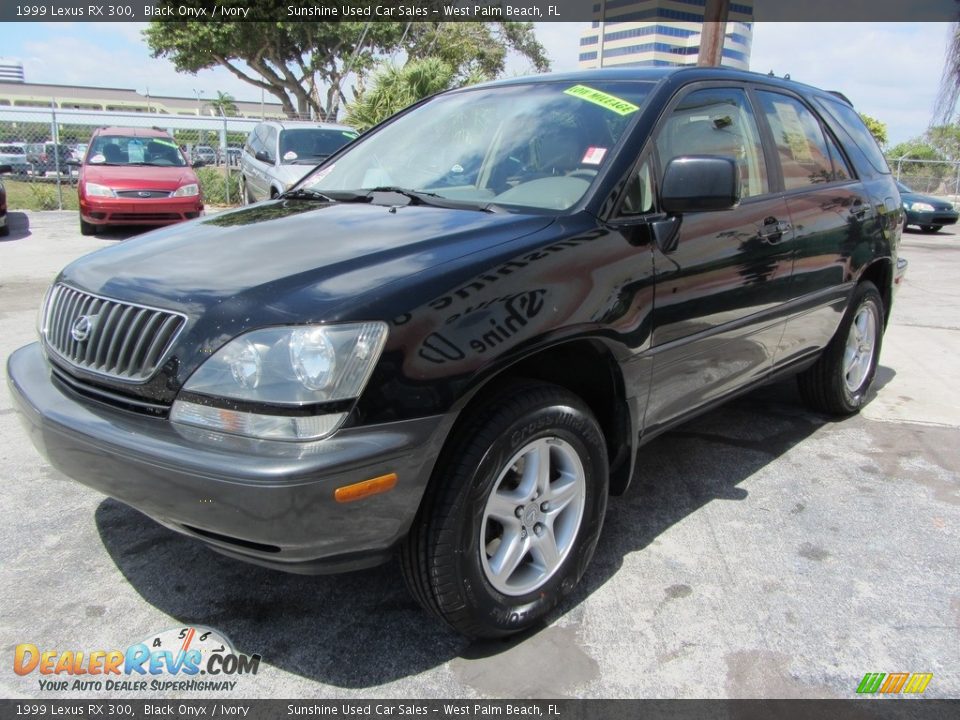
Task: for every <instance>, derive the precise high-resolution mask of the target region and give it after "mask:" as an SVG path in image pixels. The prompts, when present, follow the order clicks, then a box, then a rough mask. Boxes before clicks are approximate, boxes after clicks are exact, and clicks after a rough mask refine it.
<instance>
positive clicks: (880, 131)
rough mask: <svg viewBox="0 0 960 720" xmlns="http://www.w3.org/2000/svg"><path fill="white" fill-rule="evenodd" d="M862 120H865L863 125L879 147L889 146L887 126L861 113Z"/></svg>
mask: <svg viewBox="0 0 960 720" xmlns="http://www.w3.org/2000/svg"><path fill="white" fill-rule="evenodd" d="M860 119H861V120H863V124H864V125H866V126H867V130H869V131H870V134H871V135H873V139H874V140H876V141H877V145H879V146H880V147H884V146H885V145H886V144H887V124H886V123H883V122H880V121H879V120H877V119H876V118H872V117H870V116H869V115H866V114H864V113H860Z"/></svg>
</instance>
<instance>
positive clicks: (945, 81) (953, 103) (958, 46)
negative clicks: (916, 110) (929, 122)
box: [933, 21, 960, 125]
mask: <svg viewBox="0 0 960 720" xmlns="http://www.w3.org/2000/svg"><path fill="white" fill-rule="evenodd" d="M958 99H960V21H958V22H954V23H953V26H952V28H951V38H950V43H949V45H948V46H947V57H946V60H945V62H944V65H943V77H942V78H941V80H940V92H939V94H938V95H937V104H936V106H935V108H934V111H933V116H934V120H933V124H934V125H937V124H941V125H949V124H950V123H951V122H952V121H953V117H954V114H955V112H956V107H957V100H958Z"/></svg>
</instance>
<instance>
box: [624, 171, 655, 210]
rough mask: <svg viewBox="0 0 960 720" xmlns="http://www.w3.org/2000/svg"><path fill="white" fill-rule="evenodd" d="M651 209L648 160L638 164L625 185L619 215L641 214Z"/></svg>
mask: <svg viewBox="0 0 960 720" xmlns="http://www.w3.org/2000/svg"><path fill="white" fill-rule="evenodd" d="M652 210H653V175H652V174H651V172H650V161H649V160H647V161H645V162H644V163H643V165H641V166H640V169H639V170H637V172H636V174H635V175H634V176H633V177H632V178H631V179H630V182H629V184H628V185H627V191H626V194H625V195H624V197H623V205H621V206H620V214H621V215H642V214H643V213H648V212H650V211H652Z"/></svg>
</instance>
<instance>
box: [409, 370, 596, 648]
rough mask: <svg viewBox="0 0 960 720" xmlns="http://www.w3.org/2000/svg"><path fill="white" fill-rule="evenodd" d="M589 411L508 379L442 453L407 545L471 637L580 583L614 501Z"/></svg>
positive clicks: (417, 592) (535, 385) (424, 588)
mask: <svg viewBox="0 0 960 720" xmlns="http://www.w3.org/2000/svg"><path fill="white" fill-rule="evenodd" d="M607 473H608V468H607V456H606V446H605V444H604V440H603V435H602V432H601V430H600V427H599V425H598V424H597V421H596V420H595V419H594V417H593V415H592V414H591V412H590V410H589V409H588V408H587V407H586V405H585V404H584V403H583V402H582V401H581V400H580V399H579V398H578V397H576V396H575V395H573V394H571V393H570V392H568V391H567V390H565V389H563V388H561V387H558V386H555V385H548V384H546V383H539V382H525V383H522V384H517V385H513V386H511V387H510V388H509V389H508V390H507V391H505V392H502V393H500V394H499V395H497V396H496V397H495V398H493V399H492V400H491V401H490V402H489V403H488V404H486V405H484V406H482V407H480V408H479V409H478V410H476V411H475V412H473V413H472V416H471V417H470V418H469V419H468V421H467V423H466V425H465V426H463V428H462V431H461V432H459V433H458V435H457V437H456V438H453V439H452V441H451V443H450V446H449V447H448V448H445V450H444V454H443V455H442V456H441V459H440V462H439V464H438V467H437V470H436V472H435V473H434V478H433V480H432V482H431V487H430V489H429V490H428V492H427V496H426V497H425V499H424V502H423V504H422V506H421V509H420V513H419V514H418V516H417V519H416V520H415V522H414V527H413V528H412V529H411V531H410V535H409V536H408V538H407V541H406V542H405V544H404V546H403V548H402V551H401V559H402V567H403V574H404V578H405V580H406V582H407V586H408V587H409V589H410V591H411V593H412V594H413V596H414V597H416V599H417V600H418V601H419V602H420V603H421V604H422V605H423V606H424V608H426V609H427V610H428V611H430V612H431V613H433V614H434V615H436V616H437V617H439V618H440V619H441V620H443V621H444V622H446V623H447V624H449V625H450V626H451V627H453V628H454V629H456V630H458V631H459V632H461V633H463V634H464V635H467V636H469V637H487V638H494V637H503V636H506V635H510V634H513V633H516V632H520V631H522V630H525V629H527V628H529V627H531V626H533V625H535V624H536V623H537V622H539V621H541V620H542V619H543V618H544V617H545V616H546V615H547V613H549V612H550V611H551V610H552V609H553V608H554V607H556V605H557V603H559V602H560V599H561V598H562V597H563V596H565V595H566V594H568V593H569V592H570V591H571V590H573V588H574V587H575V586H576V585H577V583H578V582H579V581H580V578H581V577H582V575H583V572H584V569H585V568H586V566H587V563H588V562H589V561H590V558H591V557H592V555H593V551H594V548H595V547H596V543H597V539H598V537H599V535H600V528H601V526H602V524H603V516H604V512H605V511H606V504H607Z"/></svg>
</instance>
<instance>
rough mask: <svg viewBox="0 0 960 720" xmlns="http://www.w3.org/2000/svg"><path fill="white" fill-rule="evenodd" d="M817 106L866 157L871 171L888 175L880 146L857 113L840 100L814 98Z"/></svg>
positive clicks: (888, 171) (888, 169)
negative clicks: (845, 133)
mask: <svg viewBox="0 0 960 720" xmlns="http://www.w3.org/2000/svg"><path fill="white" fill-rule="evenodd" d="M815 100H816V102H817V104H818V105H819V106H820V107H821V108H823V110H825V111H826V112H827V113H828V114H829V115H830V117H831V118H833V120H834V121H836V122H837V124H838V125H840V127H842V128H843V129H844V130H845V131H846V132H847V134H848V135H849V136H850V138H851V139H852V140H853V141H854V142H855V143H856V144H857V147H858V148H860V151H861V152H862V153H863V154H864V155H865V156H866V158H867V161H868V162H869V163H870V164H871V165H872V166H873V169H874V170H876V171H877V172H879V173H883V174H885V175H889V174H890V168H889V167H888V166H887V161H886V160H885V159H884V157H883V153H882V152H880V146H879V145H877V141H876V140H875V139H874V137H873V135H871V134H870V131H869V130H867V126H866V125H864V124H863V120H861V119H860V116H859V115H857V111H856V110H854V109H853V108H852V107H850V106H849V105H847V104H845V103H843V102H841V101H840V100H833V99H827V98H822V97H817V98H815Z"/></svg>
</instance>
